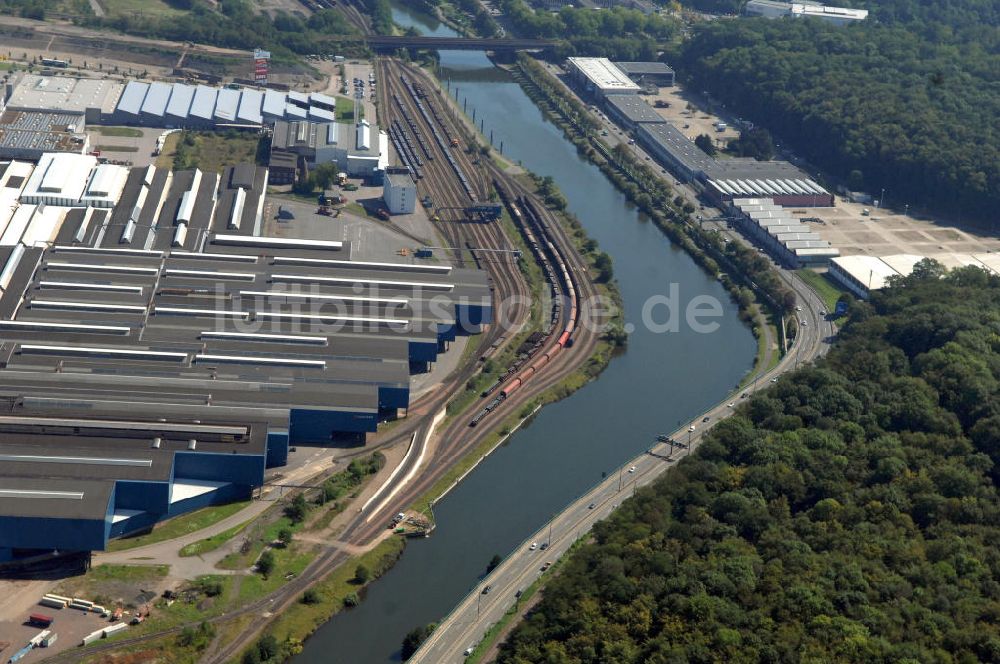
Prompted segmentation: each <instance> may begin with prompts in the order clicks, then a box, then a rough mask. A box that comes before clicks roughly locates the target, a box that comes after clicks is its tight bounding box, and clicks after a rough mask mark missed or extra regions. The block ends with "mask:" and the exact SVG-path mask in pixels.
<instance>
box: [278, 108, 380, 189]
mask: <svg viewBox="0 0 1000 664" xmlns="http://www.w3.org/2000/svg"><path fill="white" fill-rule="evenodd" d="M289 154H291V155H295V156H296V157H303V158H304V159H305V160H306V163H307V164H309V165H310V166H317V165H319V164H328V163H335V164H337V167H338V168H339V169H340V170H341V171H343V172H345V173H347V174H348V175H352V176H356V177H365V178H370V177H378V176H380V174H381V173H384V172H385V169H386V167H387V166H388V164H389V136H388V134H386V133H385V132H384V131H379V130H378V128H377V127H375V128H373V127H372V126H371V125H369V124H368V121H367V120H361V121H360V122H358V123H357V124H349V123H346V122H310V121H306V120H300V121H295V122H285V121H281V120H279V121H277V122H275V123H274V135H273V136H272V138H271V158H272V159H273V160H275V161H276V163H278V164H285V165H286V168H287V166H288V165H289V164H290V160H289V158H288V157H287V155H289Z"/></svg>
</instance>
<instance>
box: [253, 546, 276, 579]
mask: <svg viewBox="0 0 1000 664" xmlns="http://www.w3.org/2000/svg"><path fill="white" fill-rule="evenodd" d="M274 564H275V561H274V552H273V551H271V550H270V549H267V550H266V551H264V553H262V554H260V558H258V559H257V571H258V572H260V573H261V574H263V575H264V576H265V577H267V576H270V575H271V572H273V571H274Z"/></svg>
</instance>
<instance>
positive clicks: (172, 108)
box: [167, 83, 195, 118]
mask: <svg viewBox="0 0 1000 664" xmlns="http://www.w3.org/2000/svg"><path fill="white" fill-rule="evenodd" d="M194 91H195V89H194V88H193V87H192V86H190V85H185V84H183V83H174V87H173V90H172V91H171V92H170V103H168V104H167V115H172V116H174V117H177V118H186V117H187V115H188V110H189V109H190V108H191V100H192V99H194Z"/></svg>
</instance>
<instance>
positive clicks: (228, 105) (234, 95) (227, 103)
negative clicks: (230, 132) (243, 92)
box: [215, 88, 240, 122]
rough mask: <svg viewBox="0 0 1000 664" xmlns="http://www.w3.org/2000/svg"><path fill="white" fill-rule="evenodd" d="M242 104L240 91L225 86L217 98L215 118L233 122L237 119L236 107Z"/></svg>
mask: <svg viewBox="0 0 1000 664" xmlns="http://www.w3.org/2000/svg"><path fill="white" fill-rule="evenodd" d="M239 104H240V91H239V90H230V89H229V88H223V89H221V90H219V96H218V98H217V99H216V100H215V119H216V120H222V121H223V122H232V121H233V120H235V119H236V109H237V107H238V106H239Z"/></svg>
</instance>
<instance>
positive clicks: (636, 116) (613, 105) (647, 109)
mask: <svg viewBox="0 0 1000 664" xmlns="http://www.w3.org/2000/svg"><path fill="white" fill-rule="evenodd" d="M604 106H605V108H606V109H607V111H608V115H609V116H610V117H611V119H612V120H614V121H615V122H617V123H618V124H619V125H621V126H622V127H625V128H626V129H629V130H633V129H635V128H636V127H638V126H639V125H640V124H666V122H667V121H666V120H665V119H664V118H663V116H662V115H660V114H659V113H657V112H656V110H654V109H653V107H652V106H650V105H649V104H647V103H646V101H645V100H644V99H643V98H642V97H639V96H638V95H609V96H608V97H605V99H604Z"/></svg>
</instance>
